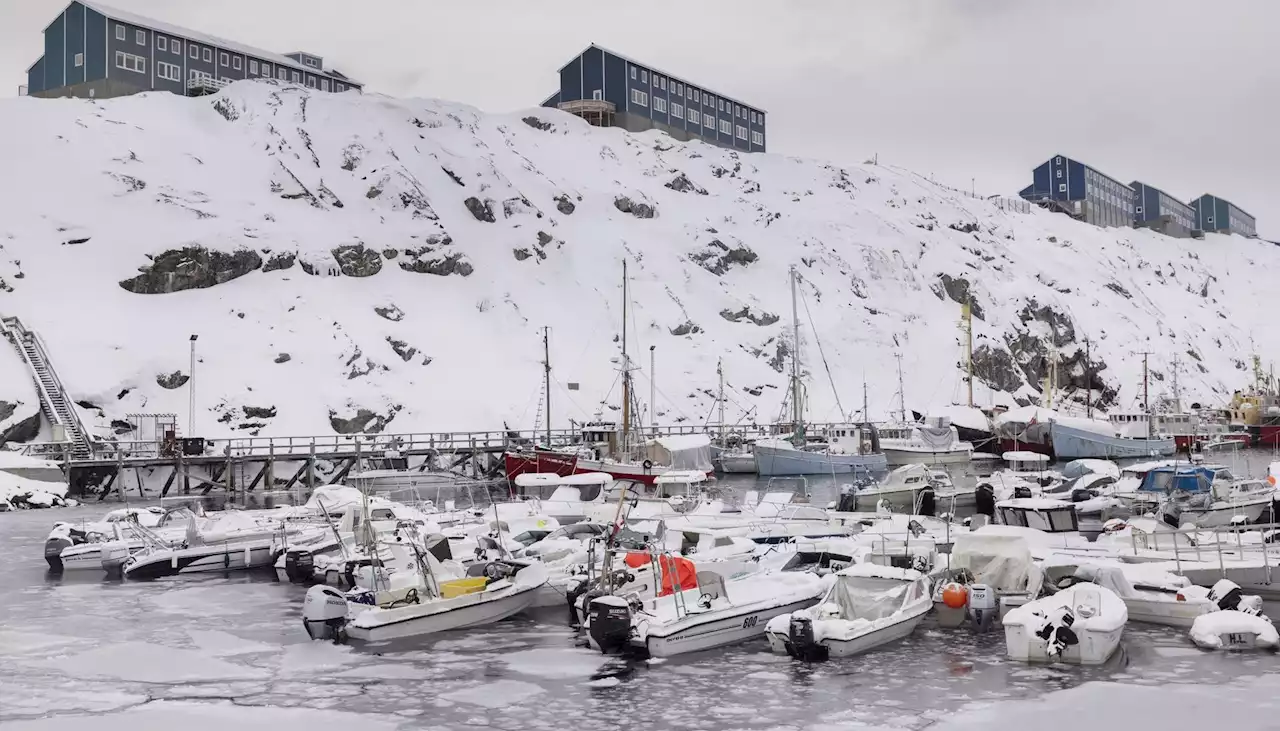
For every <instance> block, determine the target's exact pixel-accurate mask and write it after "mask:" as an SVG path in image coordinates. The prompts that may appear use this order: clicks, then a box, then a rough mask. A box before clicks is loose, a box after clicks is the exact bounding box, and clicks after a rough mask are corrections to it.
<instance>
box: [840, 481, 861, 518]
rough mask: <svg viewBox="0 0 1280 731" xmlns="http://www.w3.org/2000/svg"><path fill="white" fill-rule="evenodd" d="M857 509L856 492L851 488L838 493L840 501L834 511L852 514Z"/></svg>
mask: <svg viewBox="0 0 1280 731" xmlns="http://www.w3.org/2000/svg"><path fill="white" fill-rule="evenodd" d="M857 509H858V491H857V490H856V489H853V488H852V487H850V488H848V489H843V490H841V491H840V501H839V502H838V503H836V510H838V511H839V512H841V513H852V512H855V511H857Z"/></svg>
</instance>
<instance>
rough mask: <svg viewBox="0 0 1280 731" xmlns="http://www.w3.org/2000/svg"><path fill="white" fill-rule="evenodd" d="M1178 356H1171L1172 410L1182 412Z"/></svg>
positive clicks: (1177, 412)
mask: <svg viewBox="0 0 1280 731" xmlns="http://www.w3.org/2000/svg"><path fill="white" fill-rule="evenodd" d="M1180 365H1181V364H1180V363H1179V362H1178V356H1177V355H1176V354H1175V355H1174V356H1173V411H1174V413H1176V414H1181V413H1182V389H1181V388H1180V387H1179V386H1178V367H1179V366H1180Z"/></svg>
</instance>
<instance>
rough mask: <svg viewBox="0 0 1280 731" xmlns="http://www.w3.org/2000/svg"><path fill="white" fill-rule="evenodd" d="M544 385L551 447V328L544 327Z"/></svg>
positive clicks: (549, 446)
mask: <svg viewBox="0 0 1280 731" xmlns="http://www.w3.org/2000/svg"><path fill="white" fill-rule="evenodd" d="M542 375H543V384H542V387H543V388H544V389H546V392H547V448H548V449H550V448H551V328H550V327H547V326H545V325H544V326H543V328H542Z"/></svg>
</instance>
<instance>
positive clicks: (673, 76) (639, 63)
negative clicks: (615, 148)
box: [559, 43, 768, 114]
mask: <svg viewBox="0 0 1280 731" xmlns="http://www.w3.org/2000/svg"><path fill="white" fill-rule="evenodd" d="M593 48H594V49H596V50H599V51H604V52H605V53H607V54H609V55H610V56H617V57H618V58H620V59H622V60H623V61H626V62H627V63H629V64H631V65H632V66H643V67H645V68H647V69H649V70H650V71H652V72H657V74H658V75H659V76H666V77H667V78H669V79H678V80H679V81H680V83H682V84H684V85H685V86H695V87H697V88H699V89H701V90H703V91H705V92H707V93H708V94H712V95H714V96H718V97H720V98H721V99H731V100H733V101H735V102H737V103H738V104H740V105H742V106H744V107H747V108H748V109H754V110H756V111H757V112H764V113H766V114H767V113H768V111H767V110H766V109H765V108H764V107H758V106H756V105H755V104H747V103H746V102H744V101H742V99H741V97H736V96H729V95H728V94H721V93H720V92H718V91H713V90H711V89H708V88H707V87H705V86H703V85H702V84H697V83H695V84H690V83H689V79H688V77H686V76H682V75H680V74H672V73H667V72H666V71H663V70H662V69H660V68H658V67H657V66H654V65H653V64H648V63H645V62H643V61H637V60H635V59H634V58H631V57H629V56H624V55H622V54H621V53H618V52H617V51H611V50H609V49H608V48H605V47H604V46H601V45H598V44H596V43H592V44H591V45H589V46H587V47H586V48H584V49H582V50H581V51H578V55H577V56H574V58H580V57H581V56H582V54H584V53H586V52H587V51H589V50H591V49H593ZM569 63H573V61H570V62H569ZM569 63H566V64H565V65H564V66H561V67H560V69H559V70H560V71H564V69H565V66H568V65H569Z"/></svg>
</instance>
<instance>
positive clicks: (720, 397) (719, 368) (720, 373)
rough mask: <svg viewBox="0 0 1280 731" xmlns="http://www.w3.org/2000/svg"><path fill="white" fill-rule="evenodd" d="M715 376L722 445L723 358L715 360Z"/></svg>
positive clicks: (722, 443)
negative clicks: (717, 384) (717, 385)
mask: <svg viewBox="0 0 1280 731" xmlns="http://www.w3.org/2000/svg"><path fill="white" fill-rule="evenodd" d="M716 376H718V377H719V378H720V390H719V391H718V392H717V394H716V401H717V402H718V405H719V407H720V446H722V447H723V446H724V358H720V359H718V360H717V361H716Z"/></svg>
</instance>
